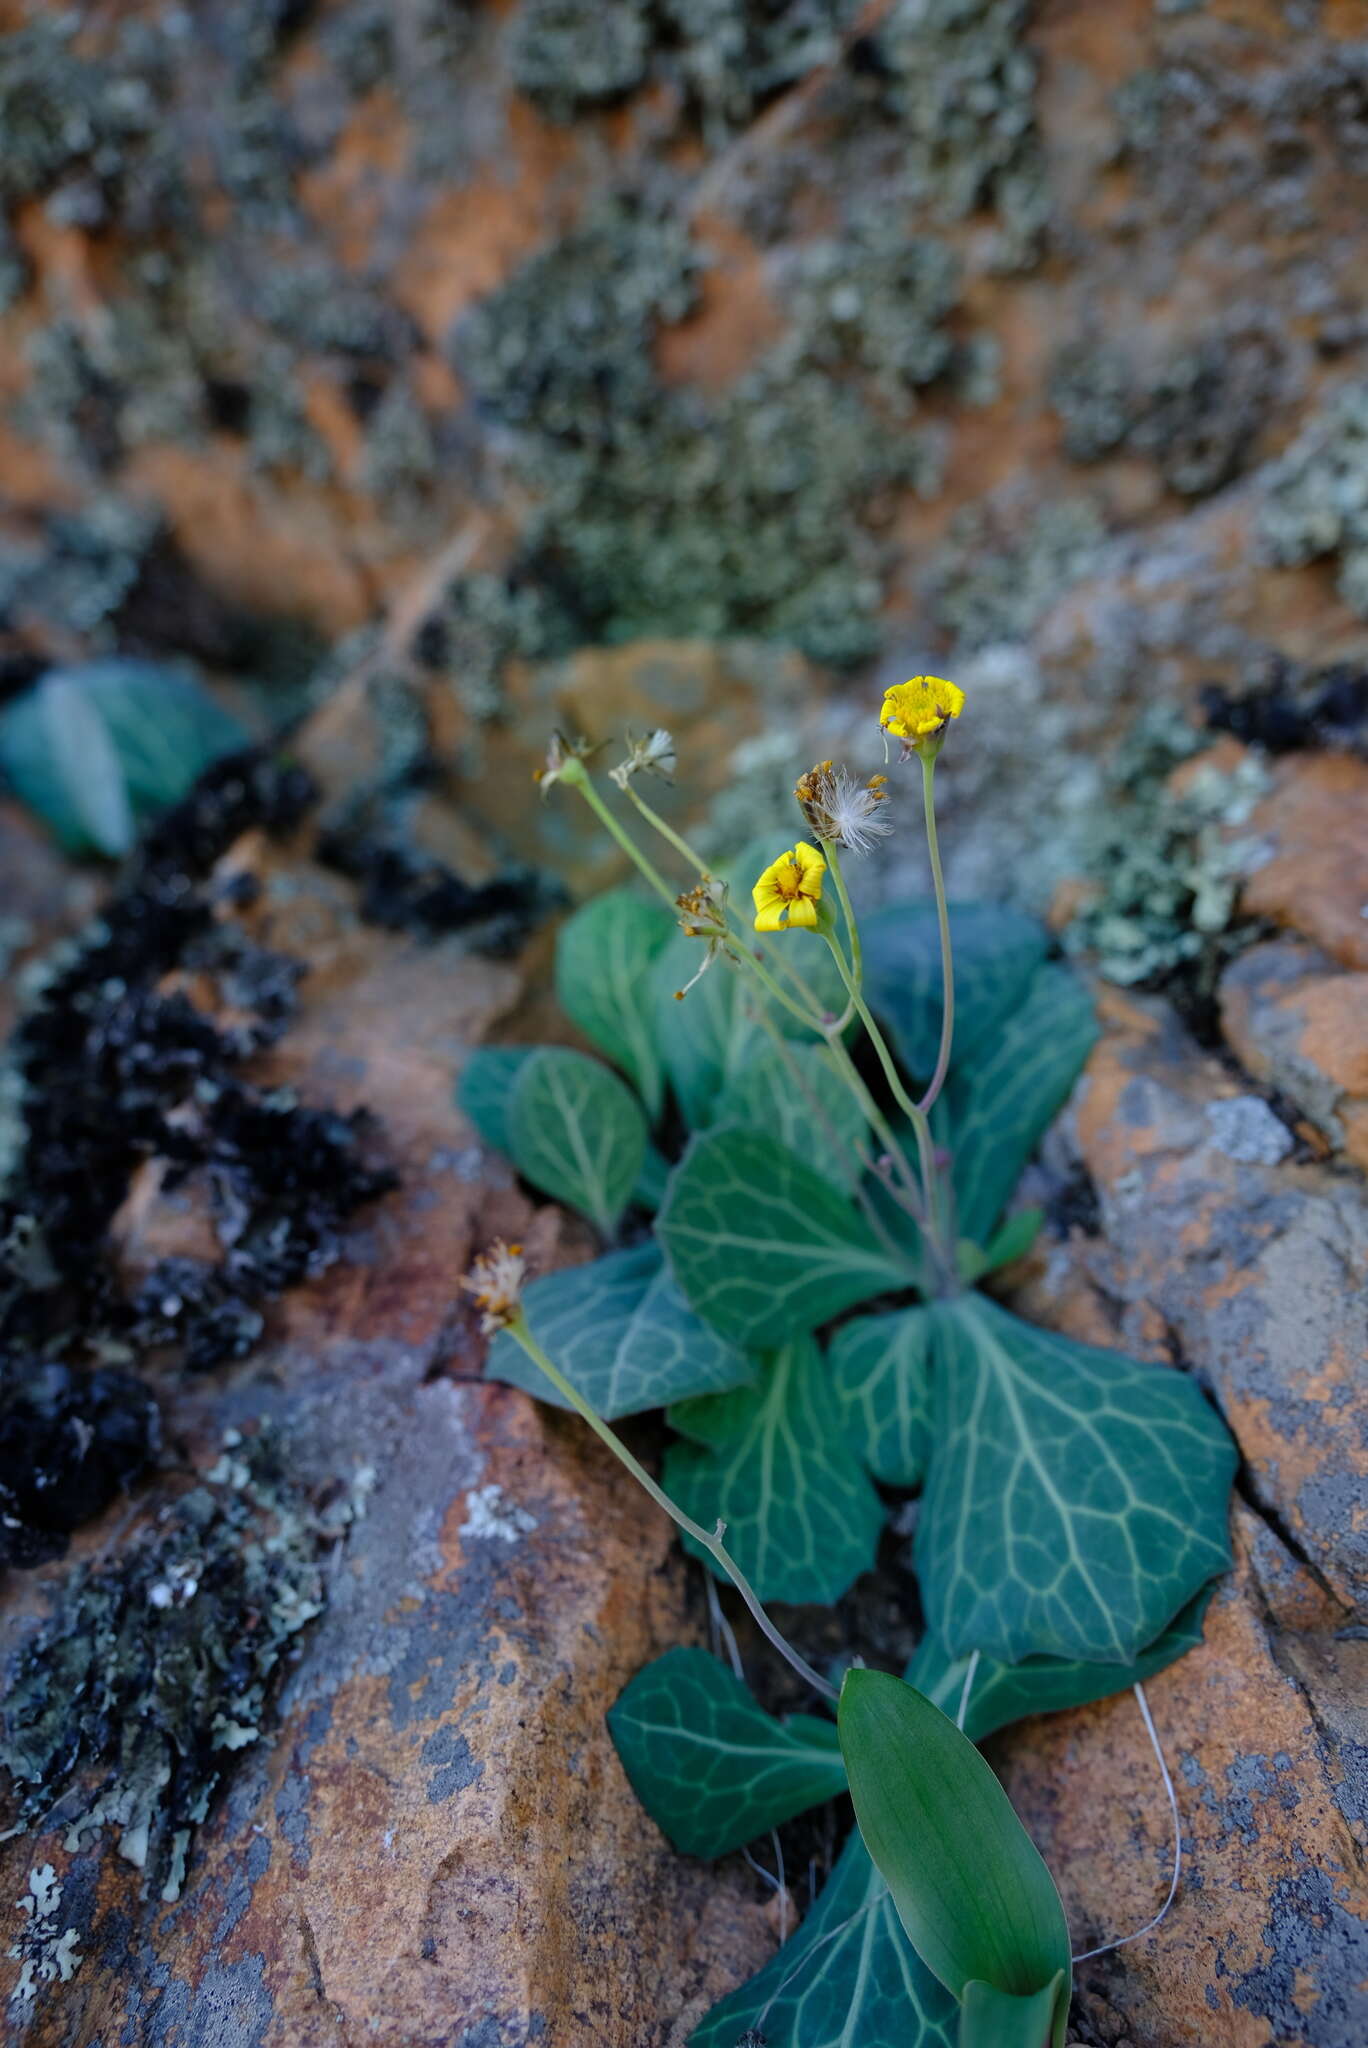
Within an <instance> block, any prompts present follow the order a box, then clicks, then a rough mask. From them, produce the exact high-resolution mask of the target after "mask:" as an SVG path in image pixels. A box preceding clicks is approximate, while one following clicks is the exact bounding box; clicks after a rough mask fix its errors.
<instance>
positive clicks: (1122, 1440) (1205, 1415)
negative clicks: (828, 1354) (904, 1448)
mask: <svg viewBox="0 0 1368 2048" xmlns="http://www.w3.org/2000/svg"><path fill="white" fill-rule="evenodd" d="M929 1313H930V1315H931V1316H932V1318H933V1325H932V1347H933V1357H934V1366H933V1372H932V1389H933V1404H932V1405H933V1432H932V1437H933V1444H934V1450H933V1453H932V1457H931V1465H930V1471H929V1474H928V1477H927V1482H926V1492H925V1496H924V1498H923V1501H922V1510H921V1515H920V1518H919V1520H918V1524H917V1537H916V1556H917V1570H918V1574H919V1577H920V1580H921V1588H922V1600H923V1604H924V1606H925V1609H926V1615H927V1621H928V1625H929V1626H930V1627H931V1629H932V1630H933V1631H934V1632H935V1633H936V1634H938V1635H939V1636H940V1637H941V1638H942V1640H943V1641H944V1643H945V1646H946V1650H947V1652H948V1653H949V1654H950V1655H951V1656H955V1657H959V1656H964V1655H967V1654H968V1653H969V1652H971V1651H973V1650H979V1651H981V1652H982V1654H983V1655H984V1656H985V1657H993V1658H998V1659H1000V1660H1001V1661H1002V1662H1004V1663H1007V1664H1015V1663H1018V1662H1019V1661H1020V1660H1021V1659H1022V1658H1023V1657H1033V1656H1051V1657H1065V1658H1083V1659H1085V1660H1094V1659H1095V1660H1097V1661H1098V1662H1100V1663H1117V1664H1124V1663H1129V1662H1130V1661H1131V1660H1132V1659H1133V1658H1135V1657H1137V1656H1138V1655H1139V1654H1140V1652H1141V1651H1142V1650H1143V1649H1144V1648H1145V1646H1146V1645H1147V1644H1149V1643H1152V1642H1154V1640H1155V1638H1156V1637H1157V1636H1158V1635H1159V1634H1160V1633H1161V1631H1162V1630H1163V1629H1164V1628H1165V1627H1166V1626H1167V1624H1168V1623H1169V1622H1170V1621H1171V1620H1172V1618H1173V1616H1174V1615H1175V1614H1177V1612H1178V1611H1179V1609H1180V1608H1182V1607H1183V1606H1184V1605H1185V1604H1186V1602H1187V1601H1189V1600H1190V1599H1191V1598H1192V1596H1193V1595H1194V1594H1195V1593H1196V1592H1197V1591H1198V1589H1199V1588H1200V1587H1202V1586H1203V1585H1205V1583H1206V1581H1207V1580H1208V1579H1210V1578H1211V1577H1212V1576H1213V1575H1214V1574H1216V1573H1218V1572H1221V1571H1223V1570H1224V1569H1225V1568H1226V1566H1227V1564H1228V1562H1229V1554H1228V1550H1227V1546H1226V1516H1227V1503H1228V1498H1229V1493H1230V1484H1231V1479H1232V1477H1233V1475H1234V1471H1235V1462H1236V1460H1235V1447H1234V1445H1233V1444H1232V1442H1231V1439H1230V1436H1229V1434H1228V1432H1227V1431H1226V1429H1225V1426H1224V1424H1223V1423H1222V1422H1221V1421H1220V1419H1219V1417H1218V1416H1217V1415H1216V1414H1215V1413H1214V1411H1213V1410H1212V1409H1211V1408H1210V1407H1208V1405H1207V1403H1206V1402H1205V1401H1204V1400H1203V1398H1202V1394H1201V1391H1200V1389H1199V1388H1198V1386H1197V1385H1196V1382H1195V1381H1193V1380H1191V1379H1189V1378H1188V1377H1187V1376H1186V1375H1185V1374H1183V1373H1180V1372H1175V1371H1173V1370H1171V1369H1169V1368H1166V1367H1163V1366H1156V1365H1145V1364H1142V1363H1141V1362H1140V1361H1139V1360H1138V1359H1134V1358H1126V1357H1124V1356H1123V1355H1122V1354H1121V1353H1120V1352H1116V1351H1101V1350H1097V1349H1095V1348H1094V1347H1093V1346H1091V1345H1087V1344H1078V1343H1075V1342H1074V1341H1073V1339H1072V1338H1069V1337H1062V1336H1060V1335H1059V1334H1058V1333H1057V1332H1055V1331H1053V1330H1041V1329H1037V1328H1034V1327H1033V1326H1032V1325H1030V1324H1028V1323H1024V1322H1022V1321H1021V1320H1020V1319H1019V1318H1018V1317H1016V1316H1013V1315H1009V1314H1008V1312H1007V1311H1006V1310H1005V1309H1002V1308H999V1307H998V1306H997V1305H996V1303H994V1302H991V1301H988V1300H986V1299H985V1298H984V1297H983V1296H982V1295H963V1296H961V1297H960V1298H959V1299H958V1300H956V1301H954V1302H951V1303H945V1304H940V1305H938V1306H937V1307H935V1308H933V1309H932V1310H930V1311H929Z"/></svg>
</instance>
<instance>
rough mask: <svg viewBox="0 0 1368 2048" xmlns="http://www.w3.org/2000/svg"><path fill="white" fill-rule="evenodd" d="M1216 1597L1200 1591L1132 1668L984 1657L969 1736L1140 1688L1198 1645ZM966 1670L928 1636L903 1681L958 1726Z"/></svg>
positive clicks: (967, 1720) (968, 1718)
mask: <svg viewBox="0 0 1368 2048" xmlns="http://www.w3.org/2000/svg"><path fill="white" fill-rule="evenodd" d="M1211 1594H1212V1588H1211V1586H1209V1585H1208V1586H1203V1588H1202V1590H1201V1592H1200V1593H1198V1594H1196V1595H1195V1596H1194V1598H1193V1599H1191V1600H1189V1602H1188V1604H1187V1606H1186V1607H1185V1608H1184V1609H1183V1611H1182V1613H1181V1614H1179V1615H1178V1617H1177V1618H1176V1620H1174V1621H1172V1622H1171V1623H1170V1624H1169V1626H1168V1627H1167V1628H1166V1629H1165V1630H1164V1633H1163V1634H1162V1635H1161V1636H1160V1637H1158V1639H1157V1640H1156V1641H1155V1642H1153V1643H1151V1644H1150V1645H1149V1647H1148V1649H1145V1650H1142V1651H1141V1653H1140V1655H1139V1656H1138V1657H1137V1658H1136V1659H1135V1662H1134V1663H1133V1664H1087V1663H1083V1662H1082V1661H1081V1660H1079V1659H1078V1658H1073V1659H1069V1658H1064V1657H1027V1658H1025V1659H1024V1660H1023V1662H1021V1663H1020V1664H1000V1663H998V1662H997V1661H996V1660H995V1659H994V1658H992V1657H980V1658H979V1661H978V1664H977V1666H976V1667H975V1670H974V1679H973V1684H972V1686H971V1688H970V1692H969V1701H968V1710H967V1712H966V1714H965V1717H964V1732H965V1734H966V1735H967V1736H968V1737H969V1738H970V1740H971V1741H972V1742H982V1741H984V1740H985V1739H986V1738H987V1737H988V1736H989V1735H994V1734H996V1733H997V1731H998V1729H999V1728H1006V1727H1008V1726H1009V1725H1010V1724H1011V1723H1012V1722H1013V1721H1024V1720H1025V1719H1026V1718H1027V1716H1028V1715H1030V1714H1056V1713H1063V1712H1064V1711H1065V1710H1066V1709H1067V1708H1069V1707H1085V1706H1088V1705H1090V1704H1091V1703H1092V1701H1094V1700H1105V1699H1109V1698H1111V1696H1112V1695H1113V1694H1114V1693H1120V1692H1128V1691H1129V1690H1130V1688H1131V1686H1133V1685H1139V1684H1143V1682H1144V1681H1145V1680H1146V1679H1149V1678H1153V1677H1154V1675H1155V1673H1156V1672H1158V1671H1163V1670H1164V1669H1165V1668H1166V1667H1167V1666H1168V1665H1170V1664H1175V1663H1176V1662H1177V1661H1178V1659H1179V1658H1180V1657H1185V1656H1186V1655H1187V1653H1188V1651H1189V1650H1193V1649H1195V1648H1196V1647H1197V1645H1198V1643H1200V1642H1201V1640H1202V1617H1203V1616H1204V1615H1205V1613H1206V1610H1207V1605H1208V1602H1209V1601H1210V1599H1211ZM969 1665H970V1659H969V1658H968V1657H950V1656H948V1655H947V1654H946V1651H945V1648H944V1645H943V1644H942V1643H940V1642H939V1641H938V1640H937V1638H936V1637H935V1636H933V1635H925V1636H923V1637H922V1639H921V1641H920V1642H919V1643H918V1645H917V1649H916V1654H915V1655H914V1656H913V1658H912V1661H911V1663H910V1664H909V1665H908V1667H907V1671H906V1673H905V1676H906V1679H907V1682H908V1684H909V1685H915V1686H916V1688H917V1691H918V1692H921V1693H925V1695H926V1697H927V1698H928V1699H929V1700H932V1701H934V1703H935V1704H936V1706H938V1707H940V1708H941V1709H942V1711H943V1712H944V1713H947V1714H949V1715H950V1716H951V1718H952V1719H955V1720H958V1718H959V1706H960V1701H961V1699H962V1698H963V1697H964V1681H965V1679H966V1677H967V1676H968V1673H969Z"/></svg>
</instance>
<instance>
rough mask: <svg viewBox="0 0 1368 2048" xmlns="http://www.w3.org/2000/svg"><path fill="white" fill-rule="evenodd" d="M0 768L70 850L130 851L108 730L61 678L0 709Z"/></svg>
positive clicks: (129, 816) (128, 818)
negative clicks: (2, 709) (1, 710)
mask: <svg viewBox="0 0 1368 2048" xmlns="http://www.w3.org/2000/svg"><path fill="white" fill-rule="evenodd" d="M0 767H3V769H4V771H5V774H6V775H7V777H8V778H9V781H10V783H11V785H12V786H13V788H14V790H15V793H16V794H17V795H18V796H19V797H20V798H21V799H22V800H23V802H24V803H26V804H27V805H28V807H29V809H30V810H33V811H36V812H37V813H38V815H39V817H40V818H42V820H43V822H44V823H45V824H46V825H47V826H49V828H50V829H51V831H52V832H53V833H54V835H55V836H56V838H57V840H58V841H59V843H60V844H61V845H62V846H63V847H64V848H65V850H66V851H67V852H68V853H89V852H91V851H94V852H96V853H104V854H109V855H110V856H112V857H117V856H118V855H119V854H123V853H127V851H128V849H129V847H130V846H131V845H132V844H133V837H134V824H133V810H132V806H131V804H130V803H129V800H128V787H127V784H126V783H125V781H124V776H123V770H122V768H121V767H120V765H119V757H118V754H117V753H116V752H115V749H114V742H113V740H112V739H111V738H110V736H109V729H108V727H107V726H106V725H105V722H104V720H103V719H102V718H101V717H100V714H99V712H98V711H97V710H96V709H95V706H94V705H93V704H92V703H91V701H90V699H89V697H88V696H86V695H85V694H84V692H82V691H81V690H80V689H78V688H77V686H76V684H74V683H72V682H70V681H68V680H67V679H66V678H65V677H63V676H60V675H53V676H48V677H47V678H46V680H45V681H43V682H42V683H40V684H39V685H38V686H37V688H36V689H33V690H30V691H28V692H27V693H26V694H25V695H24V696H22V697H19V698H16V700H15V701H14V703H13V704H10V705H8V706H7V707H6V708H5V710H4V711H3V712H0Z"/></svg>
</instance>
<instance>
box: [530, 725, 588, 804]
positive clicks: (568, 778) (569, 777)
mask: <svg viewBox="0 0 1368 2048" xmlns="http://www.w3.org/2000/svg"><path fill="white" fill-rule="evenodd" d="M597 751H598V750H597V748H595V747H591V746H590V744H589V742H588V740H587V739H585V738H584V736H583V734H581V736H580V737H579V739H577V740H568V739H567V738H566V737H565V734H564V733H563V732H553V733H552V735H551V738H550V740H549V741H548V742H547V747H546V760H545V762H544V764H543V765H542V766H541V767H540V768H534V769H533V770H532V780H533V781H534V782H535V783H537V784H538V786H539V787H540V789H541V793H542V795H543V796H545V795H546V792H547V790H548V789H550V788H551V786H552V784H553V783H557V782H582V781H583V780H584V769H583V766H582V765H581V764H582V763H583V762H585V761H587V760H588V759H589V756H590V755H591V754H593V753H596V752H597Z"/></svg>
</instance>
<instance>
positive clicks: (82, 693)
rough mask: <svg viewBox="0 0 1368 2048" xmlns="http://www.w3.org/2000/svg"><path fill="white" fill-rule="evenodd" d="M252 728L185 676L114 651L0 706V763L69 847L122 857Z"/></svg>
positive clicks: (54, 673)
mask: <svg viewBox="0 0 1368 2048" xmlns="http://www.w3.org/2000/svg"><path fill="white" fill-rule="evenodd" d="M247 738H248V735H247V732H246V729H245V728H244V727H243V726H242V725H240V724H239V722H238V720H237V719H236V718H234V717H232V716H231V715H230V714H229V713H228V712H227V711H225V710H224V709H223V707H222V706H221V705H220V704H218V703H217V702H216V701H215V699H214V698H213V697H211V696H210V695H209V693H208V691H206V690H205V689H203V688H202V686H201V685H200V684H198V683H196V682H194V681H193V680H192V679H191V678H189V677H188V676H184V675H181V674H179V673H177V672H176V671H175V670H172V669H164V668H160V667H158V666H157V665H156V664H155V663H153V662H146V661H135V660H128V659H124V658H122V657H111V658H109V659H106V660H100V661H90V662H82V663H78V664H75V665H73V666H72V667H70V668H64V669H51V670H49V672H48V673H47V675H45V676H44V677H43V678H42V680H41V681H40V682H39V683H37V684H35V685H34V687H33V688H32V689H30V690H27V691H25V692H24V694H23V695H22V696H21V697H17V698H16V699H15V700H14V702H13V703H12V704H9V705H6V706H5V708H4V710H3V711H0V768H3V770H4V772H5V774H6V776H7V777H8V778H9V780H10V782H11V784H12V785H13V787H14V789H15V791H16V793H17V794H18V795H19V796H20V797H21V798H22V799H23V801H24V802H25V803H27V804H28V805H29V806H30V807H31V808H32V809H33V810H35V811H37V813H38V814H39V816H40V817H41V818H43V820H44V821H45V822H46V823H47V825H48V826H49V827H50V828H51V829H52V831H53V832H54V833H55V835H56V837H57V838H58V839H59V840H60V841H61V843H62V845H63V846H65V847H66V848H67V850H68V851H69V852H72V853H87V852H90V851H92V850H93V851H95V852H98V853H106V854H114V855H117V854H122V853H126V852H127V851H128V848H129V847H130V846H131V845H132V843H133V837H134V833H135V831H136V829H137V827H138V826H139V825H141V824H142V823H144V822H145V821H146V820H147V819H148V818H150V817H152V816H154V815H155V814H156V812H158V811H159V810H163V809H165V808H166V807H167V806H168V805H169V804H173V803H175V802H177V801H178V800H179V799H180V798H181V797H182V796H184V795H185V793H186V791H187V790H188V789H189V787H190V785H191V784H192V783H193V782H194V781H195V779H196V777H197V776H198V775H200V774H201V773H202V772H203V770H204V769H205V768H207V767H208V766H209V764H210V763H211V762H212V761H216V760H217V759H218V758H219V757H220V756H221V755H223V754H228V753H233V752H234V751H236V749H237V748H239V747H242V746H245V745H246V743H247Z"/></svg>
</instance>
